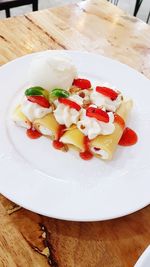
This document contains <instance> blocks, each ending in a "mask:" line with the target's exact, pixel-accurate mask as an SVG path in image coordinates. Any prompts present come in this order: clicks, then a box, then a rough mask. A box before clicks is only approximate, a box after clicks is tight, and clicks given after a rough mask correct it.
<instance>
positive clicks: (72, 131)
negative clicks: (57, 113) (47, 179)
mask: <svg viewBox="0 0 150 267" xmlns="http://www.w3.org/2000/svg"><path fill="white" fill-rule="evenodd" d="M132 105H133V104H132V101H131V100H128V101H124V102H123V103H122V104H121V106H120V107H119V109H118V110H117V114H118V115H120V116H121V117H122V118H123V119H124V121H125V122H126V119H127V117H128V114H129V112H130V110H131V108H132ZM122 133H123V128H122V127H121V126H120V125H119V124H118V123H115V131H114V132H113V133H112V134H111V135H99V136H98V137H96V138H95V139H93V140H91V143H90V146H91V147H93V148H94V147H96V148H99V149H102V150H104V151H106V153H107V154H108V158H107V159H108V160H109V159H111V158H112V156H113V153H114V151H115V150H116V148H117V145H118V142H119V140H120V138H121V136H122ZM61 142H63V143H64V144H69V145H73V146H75V147H76V148H78V149H80V150H81V151H84V134H83V133H82V132H81V131H80V130H79V129H78V128H76V126H75V125H73V126H71V127H70V128H69V129H68V130H67V131H66V132H65V133H64V135H63V136H62V137H61ZM95 155H96V156H97V154H96V153H95Z"/></svg>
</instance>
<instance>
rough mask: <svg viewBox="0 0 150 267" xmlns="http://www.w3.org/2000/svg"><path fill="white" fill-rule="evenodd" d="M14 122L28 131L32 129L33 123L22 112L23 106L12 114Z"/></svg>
mask: <svg viewBox="0 0 150 267" xmlns="http://www.w3.org/2000/svg"><path fill="white" fill-rule="evenodd" d="M12 117H13V121H14V122H15V123H16V124H17V125H18V126H21V127H24V128H26V129H30V128H31V122H30V121H29V120H28V118H27V117H26V116H25V115H24V114H23V113H22V111H21V105H19V106H17V107H16V108H15V110H14V112H13V114H12Z"/></svg>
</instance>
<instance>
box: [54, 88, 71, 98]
mask: <svg viewBox="0 0 150 267" xmlns="http://www.w3.org/2000/svg"><path fill="white" fill-rule="evenodd" d="M59 97H64V98H67V97H69V92H68V91H66V90H64V89H59V88H55V89H53V90H52V91H51V92H50V99H51V98H52V99H53V98H59Z"/></svg>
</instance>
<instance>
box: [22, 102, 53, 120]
mask: <svg viewBox="0 0 150 267" xmlns="http://www.w3.org/2000/svg"><path fill="white" fill-rule="evenodd" d="M21 111H22V113H23V114H24V115H25V116H26V117H27V118H28V120H29V121H31V122H33V121H34V120H35V119H40V118H42V117H44V116H45V115H46V114H48V113H51V112H52V108H51V107H50V108H44V107H41V106H40V105H38V104H36V103H32V102H30V101H29V100H27V98H26V97H24V98H23V101H22V103H21Z"/></svg>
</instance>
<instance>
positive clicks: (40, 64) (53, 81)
mask: <svg viewBox="0 0 150 267" xmlns="http://www.w3.org/2000/svg"><path fill="white" fill-rule="evenodd" d="M76 76H77V70H76V67H75V65H74V64H73V63H72V60H71V58H69V57H65V56H60V57H59V56H56V55H52V54H51V53H49V54H45V55H42V56H38V57H36V58H35V59H34V60H33V61H32V62H31V65H30V67H29V71H28V81H29V83H30V84H31V85H32V86H41V87H43V88H44V89H47V90H49V91H51V90H53V89H55V88H61V89H65V90H69V88H70V87H71V85H72V82H73V80H74V79H75V78H76Z"/></svg>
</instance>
